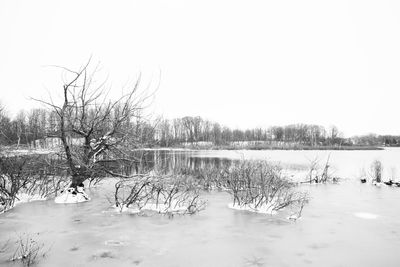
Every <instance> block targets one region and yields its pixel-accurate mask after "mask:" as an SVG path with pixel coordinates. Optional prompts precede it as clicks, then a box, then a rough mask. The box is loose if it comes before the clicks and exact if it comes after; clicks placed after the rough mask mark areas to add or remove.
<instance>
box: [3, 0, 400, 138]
mask: <svg viewBox="0 0 400 267" xmlns="http://www.w3.org/2000/svg"><path fill="white" fill-rule="evenodd" d="M0 36H1V37H0V99H1V102H2V104H3V105H5V106H6V107H7V109H8V110H9V112H11V113H15V112H16V111H18V110H19V109H23V108H25V109H29V108H30V107H32V106H33V105H34V103H33V102H32V101H30V100H28V97H29V96H34V97H45V96H46V89H45V88H47V90H49V91H50V92H53V91H57V90H60V88H61V83H60V75H59V73H58V72H55V71H54V70H53V69H50V68H48V67H44V66H45V65H51V64H56V65H61V66H66V67H69V68H78V67H79V66H80V65H82V64H83V63H85V62H86V60H87V59H88V58H89V57H90V55H93V58H94V60H95V61H101V65H102V67H103V70H104V73H108V74H109V80H110V81H112V85H113V87H114V89H115V90H116V92H119V91H120V87H121V85H122V84H124V83H125V82H126V81H128V80H129V79H130V80H134V79H135V78H136V77H137V75H138V73H139V71H142V73H143V86H146V85H147V83H149V82H151V81H152V84H153V87H155V86H156V85H157V83H158V78H159V73H160V71H161V84H160V88H159V90H158V92H157V95H156V100H155V101H154V106H153V110H154V111H155V112H156V113H158V114H162V115H164V116H165V117H167V118H174V117H180V116H185V115H200V116H202V117H205V118H208V119H211V120H215V121H218V122H221V123H223V124H226V125H228V126H231V127H240V128H246V127H256V126H269V125H284V124H290V123H301V122H302V123H315V124H321V125H324V126H329V125H331V124H334V125H337V126H338V127H339V129H340V130H341V131H343V132H344V134H345V135H346V136H349V135H353V134H364V133H368V132H376V133H381V134H383V133H390V134H400V123H398V121H397V114H398V113H399V105H398V103H399V101H400V98H399V97H398V96H399V93H398V92H399V89H400V1H398V0H394V1H382V0H380V1H366V0H359V1H354V0H353V1H339V0H335V1H322V0H315V1H299V0H292V1H290V0H287V1H283V0H282V1H277V0H273V1H272V0H260V1H255V0H247V1H244V0H243V1H236V0H224V1H221V0H202V1H189V0H181V1H178V0H159V1H155V0H130V1H99V0H95V1H72V0H68V1H55V0H48V1H17V0H9V1H7V0H2V1H1V2H0ZM101 78H103V77H99V79H101Z"/></svg>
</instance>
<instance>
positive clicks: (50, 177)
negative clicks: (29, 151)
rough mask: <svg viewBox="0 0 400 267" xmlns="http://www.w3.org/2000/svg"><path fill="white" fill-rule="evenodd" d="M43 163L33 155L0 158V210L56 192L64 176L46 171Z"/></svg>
mask: <svg viewBox="0 0 400 267" xmlns="http://www.w3.org/2000/svg"><path fill="white" fill-rule="evenodd" d="M45 164H46V163H45V162H41V159H38V158H33V157H2V158H0V212H2V211H6V210H8V209H10V208H12V207H13V206H14V205H15V204H16V203H18V202H28V201H33V200H42V199H46V198H48V197H50V196H55V195H56V194H57V191H58V190H59V189H60V188H61V187H62V186H63V185H64V183H65V180H66V178H65V177H64V176H62V175H55V174H54V173H53V174H51V173H48V169H46V168H45V167H44V166H45Z"/></svg>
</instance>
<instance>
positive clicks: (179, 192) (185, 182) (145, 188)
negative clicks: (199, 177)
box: [114, 175, 205, 214]
mask: <svg viewBox="0 0 400 267" xmlns="http://www.w3.org/2000/svg"><path fill="white" fill-rule="evenodd" d="M114 200H115V207H116V208H117V209H118V210H119V211H120V212H122V211H130V212H136V213H138V212H140V211H142V210H153V211H156V212H159V213H179V214H194V213H197V212H199V211H200V210H202V209H204V207H205V202H204V201H203V200H201V199H200V197H199V191H198V189H197V188H196V185H195V184H194V183H193V181H192V180H191V178H190V177H187V176H172V175H161V176H150V175H149V176H142V177H140V178H137V179H123V180H120V181H119V182H117V183H116V184H115V193H114Z"/></svg>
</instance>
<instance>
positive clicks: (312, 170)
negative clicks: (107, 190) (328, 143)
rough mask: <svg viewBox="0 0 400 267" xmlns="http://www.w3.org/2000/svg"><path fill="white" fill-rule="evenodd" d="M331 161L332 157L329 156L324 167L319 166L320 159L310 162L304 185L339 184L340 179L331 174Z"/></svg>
mask: <svg viewBox="0 0 400 267" xmlns="http://www.w3.org/2000/svg"><path fill="white" fill-rule="evenodd" d="M329 160H330V155H329V156H328V158H327V160H326V162H325V164H324V165H322V166H321V165H320V164H319V162H320V160H319V159H318V158H315V159H313V160H310V165H309V171H308V174H307V180H306V181H304V182H302V183H310V184H312V183H316V184H320V183H328V182H331V183H337V182H339V180H340V178H339V177H335V176H333V175H332V173H331V166H330V163H329Z"/></svg>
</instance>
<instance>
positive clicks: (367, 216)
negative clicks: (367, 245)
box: [354, 212, 378, 220]
mask: <svg viewBox="0 0 400 267" xmlns="http://www.w3.org/2000/svg"><path fill="white" fill-rule="evenodd" d="M354 216H356V217H358V218H361V219H368V220H372V219H376V218H378V215H376V214H373V213H368V212H356V213H354Z"/></svg>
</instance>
